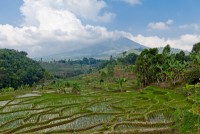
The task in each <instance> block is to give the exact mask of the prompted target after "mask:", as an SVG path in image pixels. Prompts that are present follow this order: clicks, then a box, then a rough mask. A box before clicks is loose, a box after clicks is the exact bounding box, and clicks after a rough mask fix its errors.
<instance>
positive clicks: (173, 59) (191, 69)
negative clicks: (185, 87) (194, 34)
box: [136, 43, 200, 86]
mask: <svg viewBox="0 0 200 134" xmlns="http://www.w3.org/2000/svg"><path fill="white" fill-rule="evenodd" d="M170 50H171V49H170V46H169V45H167V46H165V48H164V49H163V52H162V53H159V52H158V49H157V48H150V49H145V50H143V51H142V53H141V54H140V55H139V57H138V58H137V60H136V73H137V76H138V80H139V82H140V83H141V84H142V85H143V86H146V85H148V84H150V83H155V82H156V83H158V84H159V83H160V82H169V83H171V84H174V85H175V84H176V83H178V82H183V81H186V82H187V83H195V82H198V81H199V77H200V62H199V61H200V54H199V52H200V43H197V44H195V45H194V47H193V49H192V52H191V54H190V55H188V56H187V55H185V53H184V51H180V52H179V53H177V54H171V51H170Z"/></svg>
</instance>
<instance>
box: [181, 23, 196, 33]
mask: <svg viewBox="0 0 200 134" xmlns="http://www.w3.org/2000/svg"><path fill="white" fill-rule="evenodd" d="M179 28H180V29H191V30H195V31H198V30H200V25H199V24H186V25H180V26H179Z"/></svg>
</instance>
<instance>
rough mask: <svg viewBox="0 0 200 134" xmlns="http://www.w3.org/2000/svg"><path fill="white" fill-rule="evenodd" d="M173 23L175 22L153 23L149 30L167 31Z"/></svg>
mask: <svg viewBox="0 0 200 134" xmlns="http://www.w3.org/2000/svg"><path fill="white" fill-rule="evenodd" d="M173 23H174V21H173V20H167V21H166V22H151V23H149V24H148V28H149V30H167V29H169V26H170V25H172V24H173Z"/></svg>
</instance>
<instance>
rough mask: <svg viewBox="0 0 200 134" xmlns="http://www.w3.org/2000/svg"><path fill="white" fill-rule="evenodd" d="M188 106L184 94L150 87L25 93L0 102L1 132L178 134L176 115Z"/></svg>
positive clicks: (5, 133)
mask: <svg viewBox="0 0 200 134" xmlns="http://www.w3.org/2000/svg"><path fill="white" fill-rule="evenodd" d="M1 96H2V95H1ZM191 105H192V102H191V101H188V100H187V99H186V98H185V97H184V96H182V95H179V94H176V93H174V92H173V91H170V90H161V89H156V88H152V87H149V88H147V89H145V90H143V91H140V92H138V91H133V92H124V93H113V92H105V91H98V92H97V91H96V92H95V93H88V94H84V95H72V94H58V93H39V92H38V93H29V94H24V95H16V96H14V97H12V98H11V99H8V100H3V99H1V101H0V133H4V134H10V133H36V134H38V133H83V134H84V133H85V134H88V133H108V134H115V133H116V134H118V133H119V134H121V133H126V134H129V133H135V134H172V133H178V132H177V131H175V130H174V126H175V124H176V122H174V120H173V114H174V112H175V111H176V110H177V109H188V110H189V109H191ZM196 125H197V126H198V125H199V124H196ZM194 127H195V126H194Z"/></svg>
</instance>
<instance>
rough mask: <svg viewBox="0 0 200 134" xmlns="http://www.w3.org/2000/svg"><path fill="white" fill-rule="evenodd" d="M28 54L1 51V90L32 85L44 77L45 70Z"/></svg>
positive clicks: (6, 50)
mask: <svg viewBox="0 0 200 134" xmlns="http://www.w3.org/2000/svg"><path fill="white" fill-rule="evenodd" d="M26 56H27V53H26V52H18V51H15V50H9V49H0V89H1V88H5V87H13V88H15V89H16V88H18V87H19V86H21V85H26V84H28V85H30V86H32V84H33V83H35V82H38V81H40V80H41V79H42V78H43V77H44V69H42V67H41V66H40V65H39V63H37V62H36V61H33V60H32V59H30V58H28V57H26Z"/></svg>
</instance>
